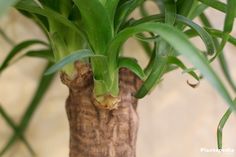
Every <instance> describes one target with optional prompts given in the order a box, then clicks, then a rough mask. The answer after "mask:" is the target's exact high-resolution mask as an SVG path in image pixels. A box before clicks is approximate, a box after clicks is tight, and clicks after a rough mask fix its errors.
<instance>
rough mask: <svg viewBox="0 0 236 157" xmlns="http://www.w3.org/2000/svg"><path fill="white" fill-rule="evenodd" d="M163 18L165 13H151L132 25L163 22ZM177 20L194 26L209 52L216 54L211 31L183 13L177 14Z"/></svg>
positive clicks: (191, 26)
mask: <svg viewBox="0 0 236 157" xmlns="http://www.w3.org/2000/svg"><path fill="white" fill-rule="evenodd" d="M163 20H164V15H162V14H158V15H151V16H148V17H144V18H141V19H139V20H136V21H135V22H133V23H132V26H135V25H138V24H141V23H144V22H150V21H156V22H161V21H163ZM176 22H177V23H181V24H184V25H187V26H189V27H190V28H192V29H193V30H195V31H196V32H197V34H198V35H199V36H200V37H201V39H202V40H203V42H204V44H205V46H206V48H207V52H208V53H209V54H210V55H212V54H214V52H215V47H214V43H213V40H212V38H211V36H210V35H209V33H208V32H207V31H206V30H204V29H203V28H202V27H201V26H199V25H198V24H196V23H194V22H193V21H191V20H190V19H188V18H186V17H184V16H181V15H177V16H176Z"/></svg>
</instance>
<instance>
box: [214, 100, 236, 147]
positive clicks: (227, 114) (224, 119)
mask: <svg viewBox="0 0 236 157" xmlns="http://www.w3.org/2000/svg"><path fill="white" fill-rule="evenodd" d="M234 102H235V100H234ZM231 114H232V109H231V108H229V109H228V110H227V111H226V112H225V114H224V115H223V117H222V118H221V120H220V122H219V124H218V127H217V145H218V149H222V134H223V133H222V132H223V129H224V126H225V124H226V122H227V121H228V119H229V117H230V115H231Z"/></svg>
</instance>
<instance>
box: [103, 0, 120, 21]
mask: <svg viewBox="0 0 236 157" xmlns="http://www.w3.org/2000/svg"><path fill="white" fill-rule="evenodd" d="M118 3H119V0H107V1H106V3H105V8H106V9H107V12H108V14H109V16H110V19H111V21H114V17H115V13H116V8H117V5H118Z"/></svg>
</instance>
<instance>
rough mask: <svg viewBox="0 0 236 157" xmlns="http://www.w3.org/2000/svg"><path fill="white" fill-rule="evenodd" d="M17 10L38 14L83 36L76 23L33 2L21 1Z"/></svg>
mask: <svg viewBox="0 0 236 157" xmlns="http://www.w3.org/2000/svg"><path fill="white" fill-rule="evenodd" d="M15 8H16V9H19V10H23V11H26V12H29V13H32V14H38V15H42V16H45V17H47V18H48V19H50V20H55V21H57V22H58V23H61V24H63V25H64V26H67V27H69V28H71V29H72V30H74V31H76V32H77V33H79V34H81V30H80V29H78V27H76V25H75V24H74V23H72V22H71V21H69V20H68V19H67V18H65V17H64V16H63V15H61V14H59V13H58V12H56V11H54V10H52V9H50V8H48V7H46V6H45V7H44V8H41V7H40V6H39V5H38V4H37V3H35V2H34V1H32V0H21V1H20V2H18V3H17V4H16V5H15Z"/></svg>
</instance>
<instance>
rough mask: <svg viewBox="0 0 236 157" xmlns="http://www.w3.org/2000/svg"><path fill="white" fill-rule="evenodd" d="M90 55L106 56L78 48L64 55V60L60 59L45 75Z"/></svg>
mask: <svg viewBox="0 0 236 157" xmlns="http://www.w3.org/2000/svg"><path fill="white" fill-rule="evenodd" d="M88 57H105V56H103V55H95V54H94V53H93V52H92V51H91V50H88V49H83V50H78V51H75V52H73V53H71V54H70V55H68V56H66V57H64V58H63V59H62V60H60V61H59V62H57V63H56V64H54V65H53V66H52V67H50V68H49V69H48V70H47V72H46V73H45V75H49V74H52V73H54V72H56V71H58V70H60V69H62V68H63V67H64V66H65V65H67V64H69V63H74V62H75V61H77V60H81V59H84V58H88Z"/></svg>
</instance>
